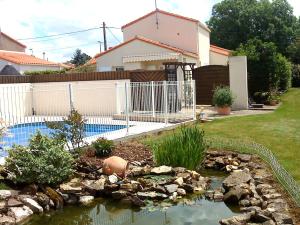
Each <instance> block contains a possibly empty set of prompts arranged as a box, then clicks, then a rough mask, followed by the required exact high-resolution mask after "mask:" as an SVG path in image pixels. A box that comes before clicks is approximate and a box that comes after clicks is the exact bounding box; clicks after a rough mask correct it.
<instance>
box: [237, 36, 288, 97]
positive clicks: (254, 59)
mask: <svg viewBox="0 0 300 225" xmlns="http://www.w3.org/2000/svg"><path fill="white" fill-rule="evenodd" d="M234 55H245V56H247V64H248V86H249V93H250V95H251V96H252V97H253V95H254V93H256V92H270V91H271V90H274V89H275V90H279V89H281V90H287V89H288V88H289V87H290V84H291V64H290V63H289V61H288V60H287V59H286V58H285V57H284V56H282V55H281V54H280V53H278V51H277V48H276V45H275V44H274V43H272V42H263V41H261V40H258V39H250V40H248V41H247V43H246V44H241V45H240V47H239V48H238V49H237V50H236V52H235V53H234Z"/></svg>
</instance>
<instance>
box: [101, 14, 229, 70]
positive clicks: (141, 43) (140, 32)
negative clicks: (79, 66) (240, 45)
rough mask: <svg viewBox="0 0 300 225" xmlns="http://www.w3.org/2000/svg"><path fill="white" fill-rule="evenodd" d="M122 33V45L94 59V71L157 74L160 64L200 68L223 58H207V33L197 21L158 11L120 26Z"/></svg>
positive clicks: (211, 47)
mask: <svg viewBox="0 0 300 225" xmlns="http://www.w3.org/2000/svg"><path fill="white" fill-rule="evenodd" d="M122 31H123V39H124V42H123V43H121V44H119V45H117V46H114V47H113V48H110V49H108V50H107V51H105V52H102V53H99V54H97V55H96V56H95V58H96V63H97V71H115V70H137V69H145V70H157V69H163V63H164V62H186V63H195V64H196V66H204V65H210V64H211V63H210V61H212V62H214V63H215V62H217V61H220V62H221V61H222V60H219V59H218V58H219V57H220V58H223V57H224V56H225V55H224V54H223V52H219V53H218V52H216V51H214V52H213V53H212V54H211V52H212V51H213V50H212V49H214V47H213V46H210V30H209V29H208V28H207V27H206V26H205V25H204V24H202V23H201V22H200V21H198V20H195V19H192V18H188V17H184V16H180V15H177V14H173V13H169V12H165V11H162V10H159V9H157V10H155V11H153V12H150V13H148V14H146V15H145V16H143V17H141V18H138V19H136V20H134V21H132V22H130V23H128V24H126V25H124V26H123V27H122ZM228 56H229V54H228V55H227V56H226V57H227V58H226V59H225V60H223V61H222V62H221V65H224V64H226V63H224V61H228ZM215 58H216V59H215Z"/></svg>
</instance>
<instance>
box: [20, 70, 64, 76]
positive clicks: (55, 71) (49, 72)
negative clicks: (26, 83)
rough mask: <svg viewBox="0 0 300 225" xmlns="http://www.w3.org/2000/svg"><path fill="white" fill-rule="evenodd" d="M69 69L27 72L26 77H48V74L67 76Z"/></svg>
mask: <svg viewBox="0 0 300 225" xmlns="http://www.w3.org/2000/svg"><path fill="white" fill-rule="evenodd" d="M66 71H67V69H63V70H40V71H25V72H24V74H25V75H47V74H65V73H66Z"/></svg>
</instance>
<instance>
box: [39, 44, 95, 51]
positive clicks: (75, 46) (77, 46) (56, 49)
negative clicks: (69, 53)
mask: <svg viewBox="0 0 300 225" xmlns="http://www.w3.org/2000/svg"><path fill="white" fill-rule="evenodd" d="M89 45H98V43H97V42H93V43H88V44H84V45H74V46H68V47H63V48H55V49H47V50H44V52H53V51H58V50H62V49H68V48H79V47H83V46H89Z"/></svg>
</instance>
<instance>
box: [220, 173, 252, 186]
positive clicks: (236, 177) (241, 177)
mask: <svg viewBox="0 0 300 225" xmlns="http://www.w3.org/2000/svg"><path fill="white" fill-rule="evenodd" d="M250 180H251V175H250V174H249V173H246V172H244V171H239V172H233V173H231V174H230V175H229V176H228V177H227V178H226V179H225V180H224V181H223V187H224V188H225V189H226V190H229V189H230V188H232V187H235V186H238V185H240V184H243V183H248V182H249V181H250Z"/></svg>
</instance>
